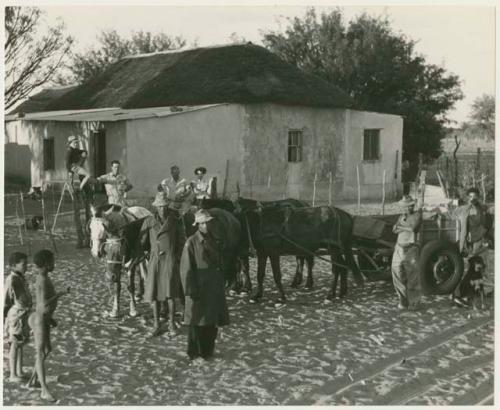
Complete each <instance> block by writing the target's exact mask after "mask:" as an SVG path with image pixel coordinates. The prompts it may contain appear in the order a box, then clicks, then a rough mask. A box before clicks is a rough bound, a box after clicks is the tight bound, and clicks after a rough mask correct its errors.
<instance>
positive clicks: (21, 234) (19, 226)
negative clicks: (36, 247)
mask: <svg viewBox="0 0 500 410" xmlns="http://www.w3.org/2000/svg"><path fill="white" fill-rule="evenodd" d="M18 205H19V203H18V198H17V196H16V225H17V228H18V229H19V240H20V241H21V245H24V241H23V230H22V229H21V224H20V223H19V222H20V221H19V211H18Z"/></svg>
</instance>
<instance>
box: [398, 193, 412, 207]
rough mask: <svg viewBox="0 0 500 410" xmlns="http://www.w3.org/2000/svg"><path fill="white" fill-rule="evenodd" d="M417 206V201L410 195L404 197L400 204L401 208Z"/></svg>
mask: <svg viewBox="0 0 500 410" xmlns="http://www.w3.org/2000/svg"><path fill="white" fill-rule="evenodd" d="M415 204H416V201H415V200H414V199H413V198H412V197H411V196H409V195H405V196H403V198H402V199H401V200H400V201H399V202H398V205H399V206H411V205H415Z"/></svg>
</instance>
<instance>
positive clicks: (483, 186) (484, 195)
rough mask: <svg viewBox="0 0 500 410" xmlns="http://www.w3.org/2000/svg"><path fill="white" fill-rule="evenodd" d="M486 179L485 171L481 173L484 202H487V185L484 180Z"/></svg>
mask: <svg viewBox="0 0 500 410" xmlns="http://www.w3.org/2000/svg"><path fill="white" fill-rule="evenodd" d="M485 179H486V174H485V173H484V172H483V173H482V174H481V190H482V191H483V204H485V203H486V187H485V184H484V180H485Z"/></svg>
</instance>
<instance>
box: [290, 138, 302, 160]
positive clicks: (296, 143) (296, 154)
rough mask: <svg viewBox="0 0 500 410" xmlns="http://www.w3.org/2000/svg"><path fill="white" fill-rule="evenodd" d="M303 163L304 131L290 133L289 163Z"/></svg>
mask: <svg viewBox="0 0 500 410" xmlns="http://www.w3.org/2000/svg"><path fill="white" fill-rule="evenodd" d="M301 161H302V131H301V130H290V131H288V162H301Z"/></svg>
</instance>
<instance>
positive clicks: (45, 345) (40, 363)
mask: <svg viewBox="0 0 500 410" xmlns="http://www.w3.org/2000/svg"><path fill="white" fill-rule="evenodd" d="M33 262H34V263H35V272H36V273H37V279H36V310H35V311H34V312H33V313H32V314H31V315H30V317H29V325H30V327H31V329H32V330H33V336H34V338H35V349H36V361H35V369H34V370H35V371H34V372H33V376H32V378H31V380H30V382H29V383H28V385H29V386H33V387H38V385H39V386H40V387H41V388H42V393H41V398H42V399H44V400H49V401H55V398H54V396H52V394H51V393H50V391H49V389H48V387H47V384H46V381H45V359H46V358H47V355H48V354H49V353H50V352H51V351H52V347H51V344H50V328H51V326H55V325H56V323H55V321H54V319H52V315H53V313H54V311H55V310H56V307H57V300H58V299H59V298H60V297H61V296H64V295H66V294H67V293H69V291H70V288H67V290H66V291H64V292H59V293H56V291H55V289H54V285H53V283H52V281H51V280H50V278H49V276H48V274H49V273H50V272H52V271H53V270H54V254H53V253H52V252H51V251H48V250H41V251H39V252H37V253H36V254H35V256H34V257H33ZM36 376H38V380H39V384H38V383H37V381H36Z"/></svg>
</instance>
